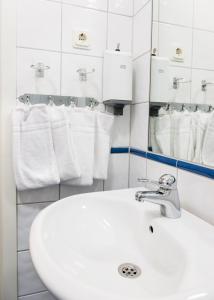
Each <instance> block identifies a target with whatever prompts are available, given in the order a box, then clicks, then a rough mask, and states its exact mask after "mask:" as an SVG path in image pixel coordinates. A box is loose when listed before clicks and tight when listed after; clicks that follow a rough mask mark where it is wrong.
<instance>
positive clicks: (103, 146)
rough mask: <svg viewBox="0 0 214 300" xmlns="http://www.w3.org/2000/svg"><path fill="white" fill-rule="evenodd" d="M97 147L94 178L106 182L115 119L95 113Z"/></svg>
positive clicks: (95, 150)
mask: <svg viewBox="0 0 214 300" xmlns="http://www.w3.org/2000/svg"><path fill="white" fill-rule="evenodd" d="M95 116H96V129H95V146H94V178H95V179H102V180H106V179H107V177H108V164H109V156H110V136H111V130H112V127H113V123H114V117H113V116H111V115H108V114H105V113H102V112H98V111H97V112H95Z"/></svg>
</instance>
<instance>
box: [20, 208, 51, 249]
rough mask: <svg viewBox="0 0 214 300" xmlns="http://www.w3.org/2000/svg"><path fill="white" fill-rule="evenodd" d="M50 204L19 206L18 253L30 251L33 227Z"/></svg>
mask: <svg viewBox="0 0 214 300" xmlns="http://www.w3.org/2000/svg"><path fill="white" fill-rule="evenodd" d="M48 205H50V203H35V204H24V205H18V206H17V214H18V216H17V217H18V251H20V250H28V249H29V234H30V228H31V225H32V223H33V221H34V219H35V217H36V216H37V215H38V213H39V212H41V211H42V210H43V209H44V208H45V207H47V206H48Z"/></svg>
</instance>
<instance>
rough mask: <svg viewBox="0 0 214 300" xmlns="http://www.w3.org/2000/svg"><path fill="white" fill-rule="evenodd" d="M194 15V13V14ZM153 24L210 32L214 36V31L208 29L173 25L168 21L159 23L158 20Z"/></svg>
mask: <svg viewBox="0 0 214 300" xmlns="http://www.w3.org/2000/svg"><path fill="white" fill-rule="evenodd" d="M193 14H194V12H193ZM152 22H153V23H158V24H162V25H171V26H176V27H182V28H186V29H192V30H194V31H205V32H209V33H213V34H214V30H211V29H206V28H200V27H194V26H193V25H192V26H187V25H182V24H177V23H171V22H166V21H157V20H153V21H152Z"/></svg>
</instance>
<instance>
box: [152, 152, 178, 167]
mask: <svg viewBox="0 0 214 300" xmlns="http://www.w3.org/2000/svg"><path fill="white" fill-rule="evenodd" d="M147 158H148V159H151V160H155V161H157V162H160V163H163V164H165V165H169V166H172V167H177V159H174V158H171V157H167V156H162V155H158V154H155V153H151V152H147Z"/></svg>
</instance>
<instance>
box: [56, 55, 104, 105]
mask: <svg viewBox="0 0 214 300" xmlns="http://www.w3.org/2000/svg"><path fill="white" fill-rule="evenodd" d="M102 64H103V59H102V58H99V57H91V56H82V55H74V54H63V55H62V95H71V96H77V97H93V98H95V99H97V100H99V101H102ZM81 68H85V69H86V70H87V72H91V71H92V69H95V72H94V73H91V74H88V79H87V81H80V78H79V73H78V72H77V70H78V69H81Z"/></svg>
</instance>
